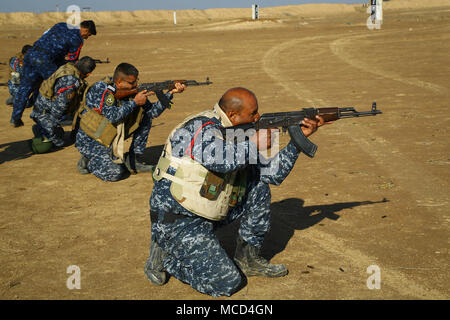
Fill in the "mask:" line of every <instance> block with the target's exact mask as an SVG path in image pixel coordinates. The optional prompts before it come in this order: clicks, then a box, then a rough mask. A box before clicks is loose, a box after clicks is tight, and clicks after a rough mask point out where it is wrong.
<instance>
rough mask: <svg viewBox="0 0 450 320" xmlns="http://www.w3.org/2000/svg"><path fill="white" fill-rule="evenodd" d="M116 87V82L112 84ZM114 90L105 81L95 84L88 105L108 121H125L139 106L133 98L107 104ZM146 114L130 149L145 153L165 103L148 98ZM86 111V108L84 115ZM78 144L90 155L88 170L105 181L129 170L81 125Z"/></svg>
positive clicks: (88, 156) (78, 146)
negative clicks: (150, 134)
mask: <svg viewBox="0 0 450 320" xmlns="http://www.w3.org/2000/svg"><path fill="white" fill-rule="evenodd" d="M112 87H113V89H114V90H115V89H116V88H115V85H112ZM109 93H111V94H112V92H111V91H110V89H108V84H107V83H106V82H103V81H99V82H97V83H95V84H94V85H93V86H92V87H91V88H90V89H89V91H88V92H87V94H86V106H87V107H88V108H90V109H93V110H96V111H97V112H99V113H100V114H102V115H104V116H105V117H106V118H107V119H108V121H110V122H111V123H113V124H116V123H120V122H122V121H123V120H124V119H125V118H126V117H127V116H128V115H129V114H131V113H132V112H133V110H134V109H135V108H137V107H139V106H137V105H136V103H135V102H134V101H133V100H127V99H123V100H114V104H112V105H108V104H107V103H105V96H106V95H107V94H109ZM166 97H167V98H168V99H169V100H172V98H173V95H172V94H170V93H166ZM141 107H142V108H144V111H145V113H144V116H143V118H142V120H141V122H140V124H139V127H138V129H137V130H136V131H135V132H134V133H133V139H132V142H131V146H130V152H134V153H135V154H143V153H144V150H145V147H146V144H147V140H148V135H149V133H150V128H151V126H152V119H154V118H157V117H159V116H160V115H161V113H162V112H163V111H164V110H165V109H166V107H164V106H163V105H162V104H161V102H159V101H158V102H155V103H151V102H150V101H148V100H147V102H146V104H145V105H144V106H141ZM84 112H86V110H84V111H83V112H82V113H81V114H83V113H84ZM75 146H76V147H77V148H78V151H80V153H81V154H82V155H83V156H84V157H86V158H87V159H88V160H89V162H88V170H89V172H90V173H92V174H94V175H95V176H96V177H98V178H100V179H102V180H104V181H117V180H120V179H122V178H123V177H124V174H125V173H126V172H127V169H126V167H125V166H124V165H123V164H117V163H114V162H113V156H112V147H106V146H104V145H102V144H101V143H99V142H97V141H95V140H94V139H92V138H91V137H89V136H88V135H87V134H86V133H85V132H84V131H83V130H82V129H81V128H79V129H78V133H77V136H76V142H75Z"/></svg>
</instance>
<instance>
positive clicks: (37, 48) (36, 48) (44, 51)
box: [32, 46, 49, 55]
mask: <svg viewBox="0 0 450 320" xmlns="http://www.w3.org/2000/svg"><path fill="white" fill-rule="evenodd" d="M32 49H33V50H37V51H40V52H42V53H45V54H46V55H48V54H49V53H48V51H47V50H45V49H42V48H41V47H38V46H33V48H32Z"/></svg>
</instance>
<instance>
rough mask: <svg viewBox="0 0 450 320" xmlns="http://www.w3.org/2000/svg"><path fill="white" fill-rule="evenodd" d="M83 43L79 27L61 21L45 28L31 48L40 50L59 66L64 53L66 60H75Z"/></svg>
mask: <svg viewBox="0 0 450 320" xmlns="http://www.w3.org/2000/svg"><path fill="white" fill-rule="evenodd" d="M83 43H84V42H83V38H82V37H81V33H80V29H79V28H76V27H73V26H71V25H69V24H67V23H64V22H61V23H57V24H55V25H54V26H53V27H51V28H50V29H49V30H47V31H46V32H45V33H44V34H43V35H42V36H41V37H40V38H39V39H38V40H37V41H36V42H35V43H34V44H33V48H32V50H33V51H40V52H41V54H42V55H44V56H46V57H47V58H48V59H49V60H50V61H54V62H55V63H56V64H57V65H59V66H60V65H63V64H64V63H65V61H66V60H65V57H66V55H67V61H69V62H76V61H77V60H78V58H79V56H80V51H81V47H82V46H83Z"/></svg>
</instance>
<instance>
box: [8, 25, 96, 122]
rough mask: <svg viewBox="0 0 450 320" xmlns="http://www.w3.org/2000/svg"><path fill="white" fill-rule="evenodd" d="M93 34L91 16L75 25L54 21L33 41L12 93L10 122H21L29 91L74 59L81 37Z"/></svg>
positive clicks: (76, 57) (79, 48)
mask: <svg viewBox="0 0 450 320" xmlns="http://www.w3.org/2000/svg"><path fill="white" fill-rule="evenodd" d="M95 34H96V29H95V24H94V22H93V21H92V20H87V21H83V22H81V24H80V27H79V28H77V27H74V26H71V25H68V24H67V23H57V24H55V25H54V26H53V27H52V28H50V29H49V30H48V31H46V32H45V33H44V34H43V35H42V36H41V37H40V38H39V39H38V40H37V41H36V42H35V43H34V44H33V47H32V48H31V49H30V50H28V52H27V54H26V55H25V58H24V66H23V71H22V77H21V79H20V86H19V89H18V92H17V94H16V95H15V96H14V102H13V112H12V114H11V121H10V124H11V125H12V126H14V127H20V126H22V125H23V121H22V114H23V111H24V108H25V106H26V104H27V99H28V97H29V96H30V94H31V92H33V90H36V88H39V85H40V83H41V82H42V81H43V80H45V79H47V78H48V77H50V76H51V75H52V74H53V73H54V72H55V71H56V70H57V69H58V68H59V67H60V66H62V65H63V64H65V63H66V62H76V61H78V58H79V55H80V51H81V47H82V46H83V43H84V42H83V41H84V39H87V38H89V37H90V36H91V35H95Z"/></svg>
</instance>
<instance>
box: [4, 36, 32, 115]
mask: <svg viewBox="0 0 450 320" xmlns="http://www.w3.org/2000/svg"><path fill="white" fill-rule="evenodd" d="M29 49H31V46H30V45H28V44H27V45H24V46H23V47H22V51H21V52H20V53H18V54H16V55H15V56H14V57H12V58H11V59H9V68H10V70H11V74H10V78H9V80H8V89H9V94H10V95H11V96H10V97H9V98H8V99H7V100H6V104H7V105H12V104H13V101H14V96H15V95H16V94H17V91H18V90H19V84H20V78H21V74H22V70H23V57H24V56H25V54H26V53H27V51H28V50H29ZM32 105H33V100H32V99H28V101H27V104H26V108H28V107H31V106H32Z"/></svg>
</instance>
